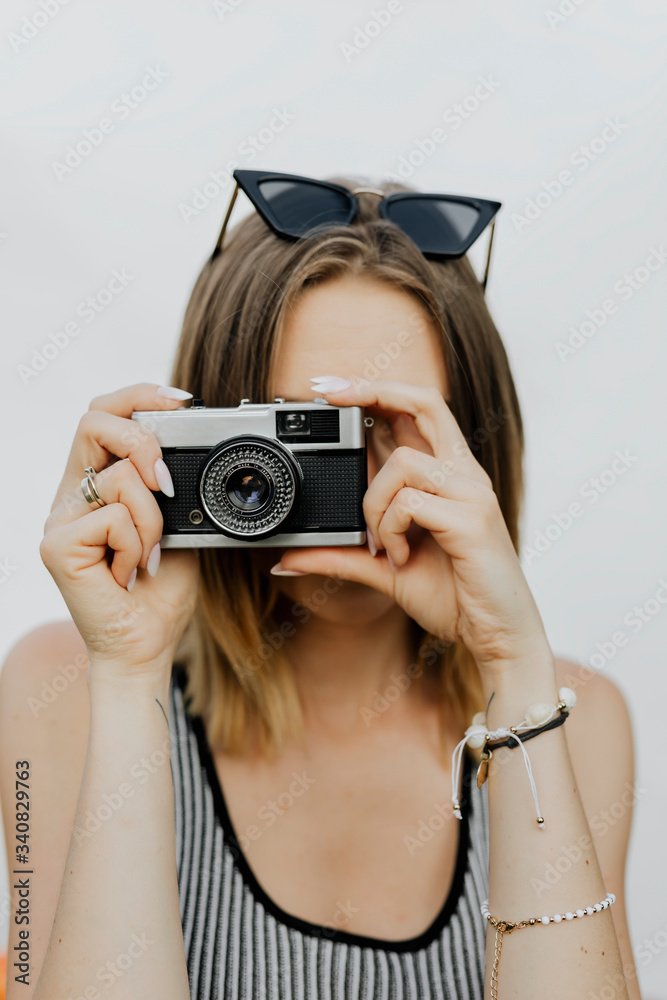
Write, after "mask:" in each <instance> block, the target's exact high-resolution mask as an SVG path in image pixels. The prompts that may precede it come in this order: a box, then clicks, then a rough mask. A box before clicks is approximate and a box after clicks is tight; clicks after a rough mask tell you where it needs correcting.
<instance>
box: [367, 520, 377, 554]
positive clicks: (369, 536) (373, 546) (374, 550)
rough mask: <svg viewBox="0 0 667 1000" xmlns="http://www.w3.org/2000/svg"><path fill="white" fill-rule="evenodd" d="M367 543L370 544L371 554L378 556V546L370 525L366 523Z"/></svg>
mask: <svg viewBox="0 0 667 1000" xmlns="http://www.w3.org/2000/svg"><path fill="white" fill-rule="evenodd" d="M366 543H367V545H368V551H369V552H370V554H371V555H372V556H376V555H377V554H378V547H377V545H376V544H375V539H374V538H373V536H372V534H371V532H370V530H369V527H368V525H366Z"/></svg>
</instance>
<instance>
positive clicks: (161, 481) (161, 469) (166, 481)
mask: <svg viewBox="0 0 667 1000" xmlns="http://www.w3.org/2000/svg"><path fill="white" fill-rule="evenodd" d="M154 468H155V478H156V479H157V484H158V486H159V487H160V489H161V490H162V492H163V493H164V494H165V495H166V496H168V497H173V495H174V483H173V480H172V478H171V473H170V472H169V469H168V468H167V466H166V463H165V462H164V460H163V459H161V458H158V460H157V462H156V463H155V466H154Z"/></svg>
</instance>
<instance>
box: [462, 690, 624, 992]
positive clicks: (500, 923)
mask: <svg viewBox="0 0 667 1000" xmlns="http://www.w3.org/2000/svg"><path fill="white" fill-rule="evenodd" d="M559 694H560V692H559ZM615 902H616V896H615V895H614V893H613V892H608V893H607V895H606V896H605V898H604V899H603V900H602V902H601V903H594V904H593V906H586V907H585V908H584V909H581V910H575V911H574V913H571V912H570V911H569V910H568V912H567V913H555V914H554V915H553V916H552V917H548V916H544V917H529V918H528V920H520V921H518V922H517V923H512V922H511V921H509V920H499V919H498V918H497V917H492V916H491V913H490V911H489V901H488V899H485V900H484V902H483V903H482V905H481V912H482V916H483V917H484V919H485V920H488V921H489V923H490V924H492V925H493V926H494V927H495V928H496V940H495V948H494V952H495V954H494V960H493V969H492V970H491V1000H498V964H499V962H500V951H501V949H502V946H503V934H505V933H507V934H511V932H512V931H513V930H516V928H517V927H528V926H531V927H532V926H537V925H538V924H560V923H562V922H563V920H576V919H577V918H579V919H581V918H582V917H589V916H592V914H594V913H600V912H601V911H602V910H608V909H609V907H610V906H611V905H612V903H615Z"/></svg>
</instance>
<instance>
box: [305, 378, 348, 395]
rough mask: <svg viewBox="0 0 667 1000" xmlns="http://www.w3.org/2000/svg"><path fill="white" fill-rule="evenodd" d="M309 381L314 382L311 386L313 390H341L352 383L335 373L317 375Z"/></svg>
mask: <svg viewBox="0 0 667 1000" xmlns="http://www.w3.org/2000/svg"><path fill="white" fill-rule="evenodd" d="M310 381H311V382H314V383H315V385H313V386H311V389H312V390H313V392H341V391H342V390H343V389H349V388H350V386H351V385H352V383H351V382H350V381H349V379H346V378H339V377H338V376H337V375H318V376H317V378H311V380H310Z"/></svg>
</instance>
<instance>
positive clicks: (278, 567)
mask: <svg viewBox="0 0 667 1000" xmlns="http://www.w3.org/2000/svg"><path fill="white" fill-rule="evenodd" d="M269 573H273V575H274V576H308V575H309V574H308V573H302V572H301V570H299V569H283V568H282V563H279V562H278V563H276V564H275V566H272V567H271V569H270V570H269Z"/></svg>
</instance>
